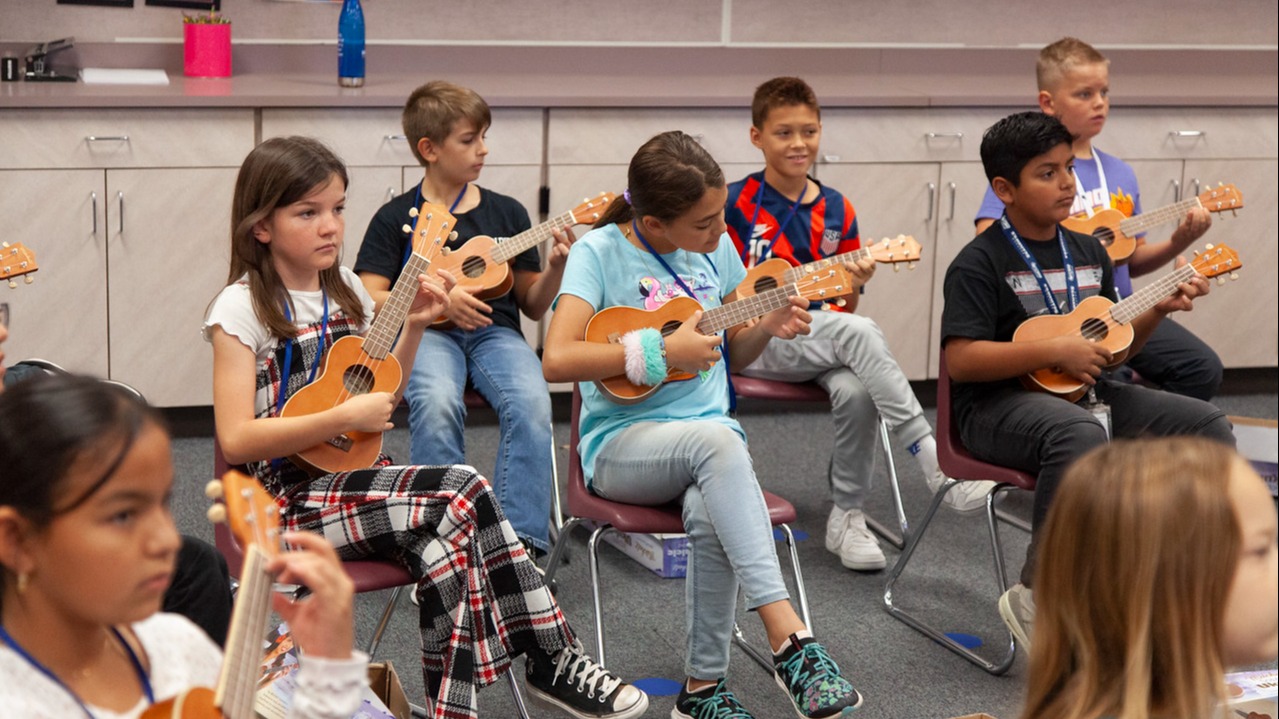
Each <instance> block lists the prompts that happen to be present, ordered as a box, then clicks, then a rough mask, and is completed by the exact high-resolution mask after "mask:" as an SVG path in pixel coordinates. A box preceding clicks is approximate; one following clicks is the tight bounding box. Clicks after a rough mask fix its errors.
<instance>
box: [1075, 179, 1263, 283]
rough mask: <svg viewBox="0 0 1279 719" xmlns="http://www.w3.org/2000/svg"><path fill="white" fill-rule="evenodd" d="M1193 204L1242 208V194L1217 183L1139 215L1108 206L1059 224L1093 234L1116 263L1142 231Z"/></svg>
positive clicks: (1173, 219)
mask: <svg viewBox="0 0 1279 719" xmlns="http://www.w3.org/2000/svg"><path fill="white" fill-rule="evenodd" d="M1196 207H1203V208H1204V209H1206V210H1208V211H1209V212H1225V211H1227V210H1230V211H1231V212H1234V211H1235V210H1238V209H1239V208H1241V207H1243V195H1242V194H1240V193H1239V190H1238V189H1236V188H1235V186H1234V185H1221V186H1218V187H1214V188H1211V189H1209V190H1208V191H1207V192H1203V193H1200V194H1199V195H1198V196H1196V197H1191V198H1189V199H1186V200H1182V201H1181V202H1175V203H1173V204H1171V205H1164V206H1163V207H1160V208H1157V209H1154V210H1151V211H1149V212H1143V213H1141V214H1140V215H1133V216H1132V217H1124V213H1122V212H1120V211H1119V210H1116V209H1114V208H1111V207H1107V208H1106V209H1104V210H1098V211H1097V213H1096V214H1094V215H1093V216H1092V217H1085V216H1083V215H1075V216H1073V217H1067V218H1066V219H1065V220H1062V222H1061V225H1062V227H1065V228H1066V229H1068V230H1074V231H1075V232H1081V233H1083V234H1085V235H1092V236H1093V237H1096V238H1097V240H1098V241H1099V242H1101V246H1102V247H1105V248H1106V254H1108V255H1110V261H1111V262H1113V263H1115V264H1116V265H1118V264H1121V263H1123V262H1127V261H1128V258H1130V257H1132V253H1133V252H1134V251H1136V249H1137V240H1136V239H1134V238H1133V236H1134V235H1139V234H1141V233H1143V232H1145V231H1146V230H1148V229H1150V228H1152V227H1154V226H1156V225H1162V224H1163V223H1165V222H1180V221H1181V218H1183V217H1185V216H1186V213H1187V212H1189V211H1190V210H1192V209H1194V208H1196Z"/></svg>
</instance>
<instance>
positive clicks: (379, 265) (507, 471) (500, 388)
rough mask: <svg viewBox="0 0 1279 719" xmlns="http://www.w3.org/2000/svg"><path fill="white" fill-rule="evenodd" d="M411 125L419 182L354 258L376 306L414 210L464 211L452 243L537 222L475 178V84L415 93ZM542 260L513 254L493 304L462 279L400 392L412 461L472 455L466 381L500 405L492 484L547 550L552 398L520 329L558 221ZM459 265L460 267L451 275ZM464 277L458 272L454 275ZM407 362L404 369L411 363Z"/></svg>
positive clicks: (551, 283)
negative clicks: (427, 206)
mask: <svg viewBox="0 0 1279 719" xmlns="http://www.w3.org/2000/svg"><path fill="white" fill-rule="evenodd" d="M402 121H403V125H404V134H405V135H406V136H407V137H408V141H409V145H410V147H411V148H412V150H413V154H414V156H416V157H417V159H418V161H419V162H420V163H421V164H422V166H423V168H424V170H423V178H422V181H421V182H420V183H418V184H416V185H414V186H413V187H412V188H411V189H410V190H409V191H408V192H405V193H404V194H402V195H400V196H399V197H396V198H394V199H392V200H391V201H390V202H388V203H386V204H385V205H383V206H382V208H381V209H380V210H378V212H377V214H376V215H374V217H373V220H372V222H370V223H369V228H368V231H367V232H366V233H365V235H364V242H363V244H362V245H361V246H360V253H359V256H358V258H357V259H356V263H355V272H356V274H358V275H359V276H360V280H361V281H362V282H363V283H364V286H365V288H366V289H368V291H369V294H370V295H372V296H373V299H374V301H376V302H377V303H378V308H379V309H380V308H381V304H382V302H383V301H384V300H385V299H386V298H387V296H388V295H389V294H390V292H389V290H390V288H391V285H392V283H393V282H394V281H395V279H396V278H397V277H399V274H400V269H401V268H402V267H403V266H404V263H405V262H406V261H407V259H408V250H409V246H410V237H409V235H408V234H407V233H405V232H404V230H403V229H402V228H403V227H404V226H405V225H406V224H407V225H408V226H409V227H412V226H413V224H414V220H413V219H412V218H411V217H410V216H409V210H410V209H412V208H415V207H416V208H420V207H421V206H422V204H423V203H424V202H429V203H432V204H436V205H440V206H443V207H446V208H448V209H449V212H450V213H452V214H453V216H454V217H455V218H457V224H456V226H455V227H454V229H455V230H456V231H457V239H456V240H454V241H451V242H449V243H448V244H447V247H450V248H457V247H460V246H461V245H463V244H465V243H466V241H467V240H470V239H471V238H472V237H475V236H477V235H487V236H489V237H493V238H506V237H513V236H515V235H517V234H519V233H520V232H523V231H525V230H527V229H529V227H530V222H529V216H528V212H527V211H526V210H525V209H524V207H523V206H522V205H520V203H519V202H518V201H516V200H515V199H513V198H511V197H507V196H505V195H502V194H499V193H496V192H493V191H492V190H489V189H488V188H484V187H480V186H479V185H477V184H475V183H476V180H478V179H479V176H480V171H481V170H482V169H483V167H484V160H485V158H486V157H487V155H488V148H487V146H486V145H485V142H484V136H485V134H486V133H487V131H488V128H489V125H490V124H491V122H492V114H491V112H490V110H489V106H488V103H486V102H485V101H484V99H483V98H481V97H480V96H479V95H478V94H476V93H475V92H474V91H473V90H470V89H468V88H464V87H459V86H457V85H454V84H452V83H448V82H444V81H435V82H430V83H427V84H425V85H423V86H421V87H419V88H418V89H416V90H414V91H413V94H412V95H410V96H409V98H408V101H407V102H406V103H405V105H404V114H403V118H402ZM554 236H555V243H554V247H553V249H552V251H551V252H550V253H549V255H550V256H549V257H548V258H547V262H546V267H545V269H543V267H542V262H541V258H540V256H539V253H538V250H537V248H536V247H534V248H530V249H528V250H526V251H524V252H522V253H520V254H519V255H517V256H516V257H515V259H514V260H512V261H511V265H512V267H511V269H510V272H511V275H512V277H513V279H514V284H513V288H512V290H511V291H510V292H508V293H506V294H504V295H501V296H500V297H494V298H491V299H489V300H488V301H485V300H482V299H481V298H480V297H478V296H477V293H478V292H479V291H480V290H479V289H478V288H476V287H474V286H466V287H464V286H463V285H462V283H459V284H458V286H456V287H454V288H453V291H452V292H450V294H449V299H450V303H449V308H448V310H447V313H446V315H445V319H446V320H448V322H449V325H450V326H447V327H444V326H438V325H437V326H433V327H432V328H431V329H429V330H427V331H426V332H425V333H423V336H422V345H421V347H420V348H419V349H418V353H417V361H416V363H415V364H414V366H413V368H412V374H411V377H410V379H409V385H408V389H407V390H406V391H405V393H404V398H405V399H406V400H407V401H408V404H409V433H410V461H411V462H412V463H413V464H426V465H443V464H465V463H466V451H465V442H464V433H463V430H464V428H465V423H466V405H465V403H464V402H463V394H464V392H465V390H466V387H467V385H468V382H469V384H470V385H471V386H473V387H474V388H475V389H476V390H477V391H478V392H479V393H480V394H481V395H483V396H484V399H485V400H487V401H488V403H489V404H490V405H491V406H492V407H493V409H494V411H496V412H497V414H498V418H499V421H500V423H501V433H500V437H499V446H498V450H497V466H496V467H495V468H494V471H493V473H492V475H490V482H491V483H492V485H493V492H494V493H495V494H496V495H497V498H498V501H499V502H500V503H501V505H502V510H503V511H504V512H506V516H507V518H508V519H509V520H510V522H511V526H512V527H514V528H515V533H516V534H517V535H518V536H519V538H520V541H521V542H523V543H524V545H525V548H526V549H528V551H529V553H530V554H531V555H532V556H533V558H534V559H536V557H538V556H540V555H541V554H543V553H545V552H546V550H547V549H549V544H548V532H549V524H550V512H551V481H552V480H551V467H552V464H551V463H552V457H551V452H552V440H551V400H550V393H549V391H548V389H547V386H546V380H545V379H544V378H543V377H542V363H541V361H539V360H538V358H537V354H536V353H535V352H534V351H533V349H532V347H530V346H529V344H528V342H527V341H526V340H525V339H524V335H523V333H522V332H521V330H520V313H521V312H523V313H524V314H526V315H528V317H529V318H530V319H532V320H538V319H540V318H541V317H542V315H543V314H544V313H545V312H546V310H547V309H548V308H549V307H550V304H551V300H553V299H554V298H555V294H556V292H558V290H559V286H560V278H561V277H562V276H563V273H564V261H565V259H566V258H567V257H568V248H569V245H570V243H571V241H572V235H571V234H569V233H567V232H566V231H559V230H556V231H555V233H554ZM455 274H457V273H455ZM459 276H460V275H459ZM407 369H408V368H406V370H407Z"/></svg>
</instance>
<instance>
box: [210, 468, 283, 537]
mask: <svg viewBox="0 0 1279 719" xmlns="http://www.w3.org/2000/svg"><path fill="white" fill-rule="evenodd" d="M204 493H205V495H206V496H208V497H209V499H213V500H221V504H215V505H213V506H212V507H210V508H209V513H208V514H209V519H210V520H211V521H214V522H223V521H225V522H226V523H227V526H228V527H230V529H231V534H232V535H234V536H235V541H236V542H238V543H239V544H240V547H242V548H244V549H246V550H247V549H248V548H249V547H250V546H256V547H257V548H258V551H259V552H261V553H262V554H264V555H265V556H267V557H274V556H276V555H278V554H279V553H280V506H279V505H278V504H277V503H276V501H275V498H274V497H272V496H271V495H270V494H268V493H267V491H266V490H265V489H263V488H262V485H261V484H259V483H258V481H257V480H256V479H254V478H252V477H250V476H248V475H246V474H244V473H242V472H239V471H236V470H234V469H233V470H231V471H229V472H227V473H226V474H224V475H222V479H221V481H219V480H216V479H215V480H213V481H211V482H209V483H208V485H206V486H205V488H204Z"/></svg>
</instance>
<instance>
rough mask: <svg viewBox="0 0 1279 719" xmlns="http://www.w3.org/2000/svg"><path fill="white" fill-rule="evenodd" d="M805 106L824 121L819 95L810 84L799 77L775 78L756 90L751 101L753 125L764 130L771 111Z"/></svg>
mask: <svg viewBox="0 0 1279 719" xmlns="http://www.w3.org/2000/svg"><path fill="white" fill-rule="evenodd" d="M794 105H803V106H805V107H809V108H812V110H813V112H815V113H817V119H818V120H820V119H822V108H821V106H820V105H818V104H817V93H815V92H813V88H811V87H809V86H808V83H806V82H804V81H803V80H801V79H799V78H798V77H775V78H773V79H772V80H768V81H767V82H765V83H763V84H762V85H760V86H759V87H757V88H755V97H754V99H752V100H751V124H752V125H754V126H755V127H756V128H759V129H763V127H764V121H765V120H767V119H768V113H769V111H771V110H773V109H774V108H778V107H791V106H794Z"/></svg>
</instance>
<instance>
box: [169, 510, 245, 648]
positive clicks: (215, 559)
mask: <svg viewBox="0 0 1279 719" xmlns="http://www.w3.org/2000/svg"><path fill="white" fill-rule="evenodd" d="M163 610H164V611H166V612H173V613H175V614H181V615H183V616H185V617H186V618H187V619H190V620H191V621H193V622H195V623H196V624H197V625H199V627H200V628H201V629H203V630H204V632H205V633H206V634H208V635H209V638H210V639H212V640H213V641H214V642H217V644H218V646H222V644H223V643H224V642H225V641H226V631H227V626H228V625H230V623H231V580H230V577H229V575H228V573H227V566H226V559H224V558H223V557H222V554H221V553H220V552H218V550H217V549H215V548H214V547H213V545H211V544H209V543H208V542H205V541H203V540H200V539H196V538H195V537H188V536H187V535H185V534H184V535H182V548H181V549H179V550H178V566H177V568H176V569H175V570H174V573H173V582H172V583H171V584H170V585H169V590H168V591H167V592H165V593H164V606H163Z"/></svg>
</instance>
